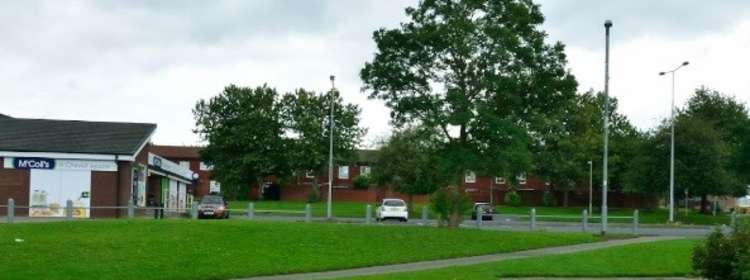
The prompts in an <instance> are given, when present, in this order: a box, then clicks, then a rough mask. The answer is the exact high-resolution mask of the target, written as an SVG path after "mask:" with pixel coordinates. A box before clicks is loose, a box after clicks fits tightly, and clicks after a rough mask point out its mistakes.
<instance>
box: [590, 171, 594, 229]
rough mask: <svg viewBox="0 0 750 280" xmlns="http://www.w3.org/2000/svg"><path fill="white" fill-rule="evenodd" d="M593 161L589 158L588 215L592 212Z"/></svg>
mask: <svg viewBox="0 0 750 280" xmlns="http://www.w3.org/2000/svg"><path fill="white" fill-rule="evenodd" d="M593 183H594V163H593V162H592V161H590V160H589V215H592V214H593V212H592V211H593V209H594V199H593V198H594V187H593V185H594V184H593Z"/></svg>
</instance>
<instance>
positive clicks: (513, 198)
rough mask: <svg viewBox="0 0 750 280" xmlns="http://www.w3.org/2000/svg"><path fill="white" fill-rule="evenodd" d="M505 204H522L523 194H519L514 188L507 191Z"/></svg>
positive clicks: (515, 205)
mask: <svg viewBox="0 0 750 280" xmlns="http://www.w3.org/2000/svg"><path fill="white" fill-rule="evenodd" d="M505 204H506V205H508V206H513V207H518V206H521V195H519V194H518V192H516V191H514V190H513V191H510V192H508V193H506V194H505Z"/></svg>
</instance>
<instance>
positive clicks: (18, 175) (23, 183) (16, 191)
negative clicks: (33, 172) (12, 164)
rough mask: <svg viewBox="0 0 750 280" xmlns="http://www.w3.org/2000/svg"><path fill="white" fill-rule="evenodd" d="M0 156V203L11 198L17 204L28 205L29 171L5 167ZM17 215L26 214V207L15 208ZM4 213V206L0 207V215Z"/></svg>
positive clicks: (6, 201) (5, 202) (27, 213)
mask: <svg viewBox="0 0 750 280" xmlns="http://www.w3.org/2000/svg"><path fill="white" fill-rule="evenodd" d="M3 166H4V165H3V159H2V158H0V204H2V205H5V204H7V203H8V199H9V198H13V200H14V201H15V203H16V205H17V206H28V205H29V184H30V172H29V171H28V170H19V169H5V168H3ZM15 213H16V215H18V216H28V215H29V212H28V210H27V209H15ZM5 214H6V208H5V207H2V208H0V215H5Z"/></svg>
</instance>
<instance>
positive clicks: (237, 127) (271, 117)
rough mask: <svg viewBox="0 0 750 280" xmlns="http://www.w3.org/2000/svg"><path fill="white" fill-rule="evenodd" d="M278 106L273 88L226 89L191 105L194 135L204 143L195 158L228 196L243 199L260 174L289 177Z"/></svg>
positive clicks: (276, 95) (232, 86)
mask: <svg viewBox="0 0 750 280" xmlns="http://www.w3.org/2000/svg"><path fill="white" fill-rule="evenodd" d="M281 105H282V104H281V103H279V102H278V93H277V92H276V89H273V88H271V87H268V86H266V85H263V86H259V87H255V88H248V87H237V86H235V85H230V86H227V87H226V88H224V91H223V92H221V94H219V95H217V96H214V97H212V98H210V99H209V100H203V99H201V100H199V101H198V103H197V104H196V105H195V108H194V109H193V115H194V116H195V122H196V128H195V130H194V131H195V132H196V133H198V135H199V136H200V137H201V140H203V141H204V142H207V143H208V145H207V146H206V147H205V148H204V149H203V150H201V158H202V160H203V161H205V162H206V163H208V164H210V165H212V166H213V167H214V169H213V171H212V176H213V177H214V178H216V179H217V180H218V181H219V182H221V183H222V190H223V191H224V192H225V194H226V195H227V196H229V197H230V198H232V199H236V198H243V197H244V196H245V195H247V193H248V189H249V187H250V186H251V185H252V184H254V183H260V182H261V181H262V180H263V178H264V177H266V176H270V175H281V176H286V175H288V174H289V172H290V170H291V169H290V166H289V165H288V163H289V157H288V154H287V153H286V151H287V149H288V148H289V144H290V142H289V141H288V139H286V138H285V137H284V129H285V128H284V124H283V121H282V115H281V111H282V109H281Z"/></svg>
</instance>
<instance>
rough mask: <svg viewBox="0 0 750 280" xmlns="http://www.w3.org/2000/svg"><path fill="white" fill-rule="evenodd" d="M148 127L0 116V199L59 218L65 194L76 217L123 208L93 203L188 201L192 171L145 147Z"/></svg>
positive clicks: (25, 212)
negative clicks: (10, 199) (149, 200)
mask: <svg viewBox="0 0 750 280" xmlns="http://www.w3.org/2000/svg"><path fill="white" fill-rule="evenodd" d="M155 130H156V125H155V124H147V123H119V122H88V121H69V120H48V119H20V118H11V117H8V116H4V115H3V116H0V204H5V203H6V202H7V201H8V199H9V198H13V199H14V201H15V204H16V205H17V206H18V208H17V209H16V215H18V216H29V217H62V216H64V215H65V211H64V208H65V205H66V203H67V201H68V200H70V201H72V202H73V209H74V211H73V214H74V217H77V218H89V217H116V216H120V215H124V214H125V213H126V211H125V210H124V209H105V208H97V207H113V206H115V207H126V206H127V205H128V202H129V201H133V202H134V204H135V205H137V206H139V207H145V206H147V203H148V199H147V198H148V197H151V198H152V200H153V201H155V202H156V203H161V204H164V205H165V206H168V207H169V206H177V207H173V208H180V206H187V204H188V203H189V202H190V200H191V198H190V196H189V193H190V188H191V186H192V185H193V182H194V181H195V179H197V176H198V175H197V174H194V173H193V172H192V171H190V170H189V169H186V168H183V167H181V166H179V164H177V163H174V162H172V161H169V160H167V159H165V158H163V157H160V156H159V155H157V154H153V153H150V152H149V149H148V147H149V142H150V139H151V136H152V135H153V133H154V132H155ZM148 194H151V196H149V195H148ZM29 206H31V208H27V207H29ZM182 208H184V207H182ZM5 211H6V210H5V208H0V215H3V214H5Z"/></svg>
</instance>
